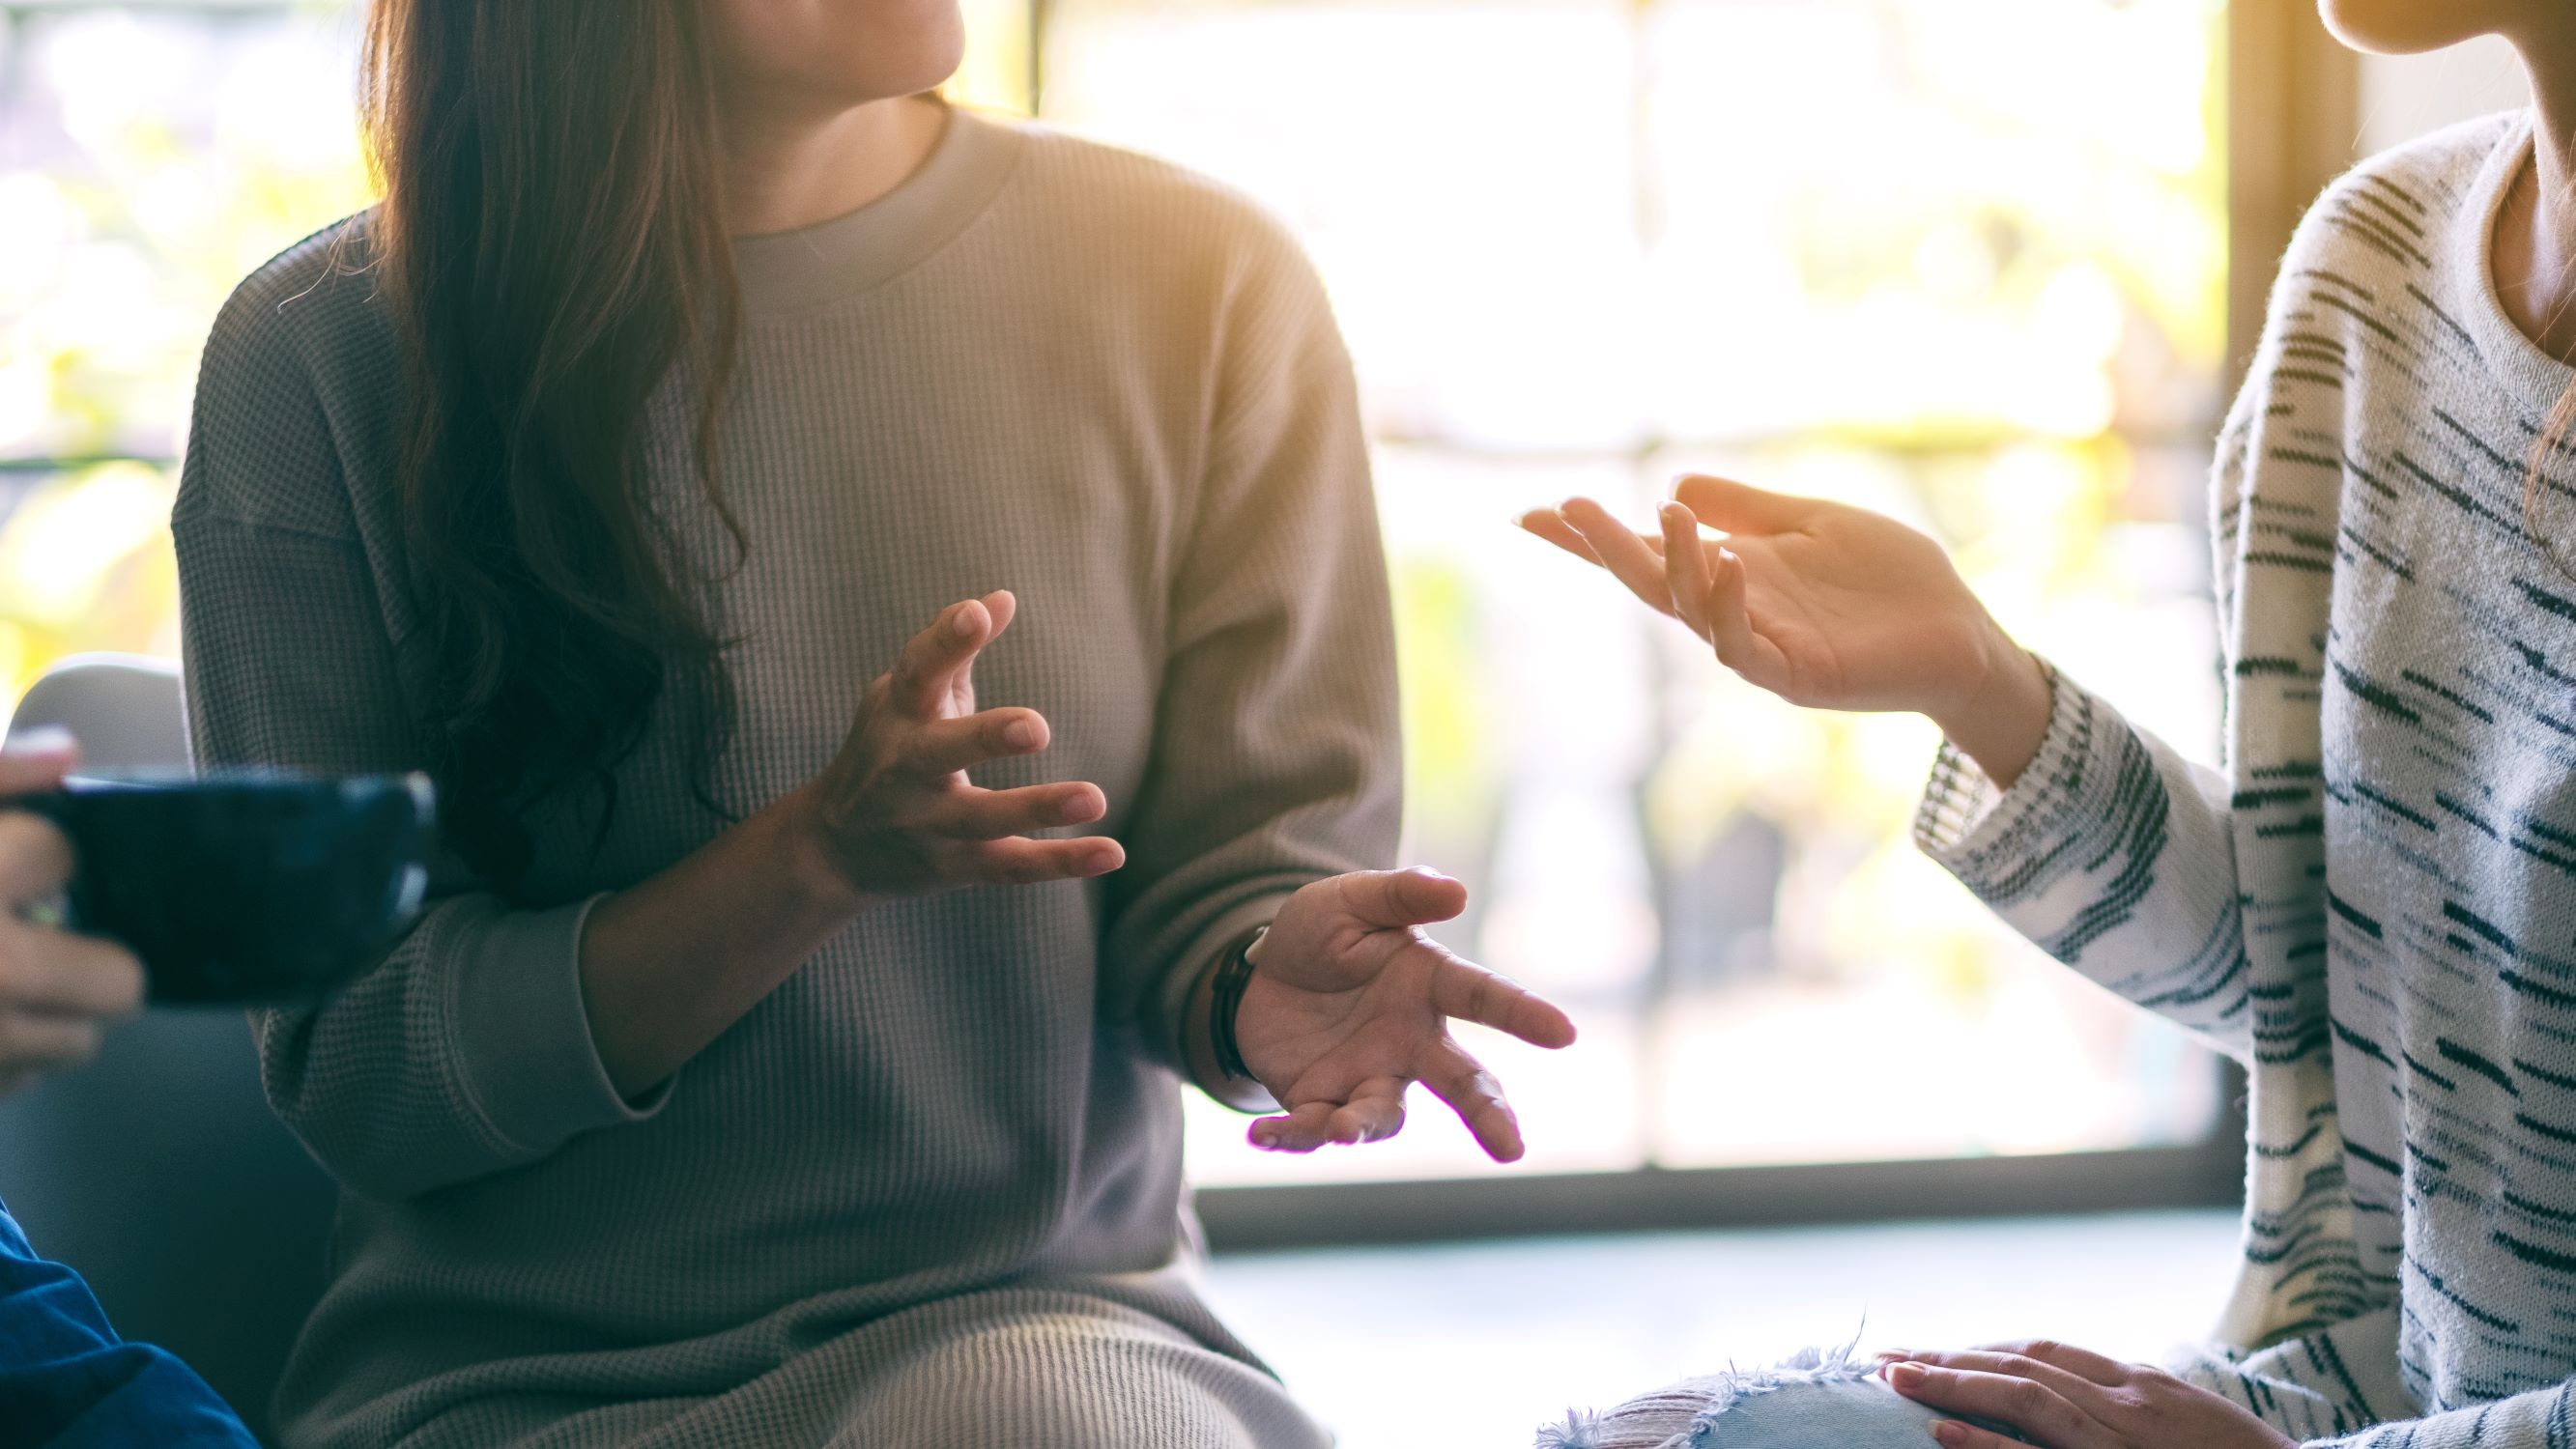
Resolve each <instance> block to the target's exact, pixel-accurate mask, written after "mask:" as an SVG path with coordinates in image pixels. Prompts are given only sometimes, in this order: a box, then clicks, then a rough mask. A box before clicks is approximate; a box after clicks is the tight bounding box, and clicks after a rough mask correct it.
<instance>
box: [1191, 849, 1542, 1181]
mask: <svg viewBox="0 0 2576 1449" xmlns="http://www.w3.org/2000/svg"><path fill="white" fill-rule="evenodd" d="M1466 908H1467V888H1466V887H1465V886H1462V885H1460V884H1459V883H1458V882H1456V881H1454V880H1451V879H1449V878H1447V877H1446V876H1441V875H1435V874H1433V873H1431V872H1429V871H1422V870H1407V871H1356V872H1353V873H1352V874H1349V875H1340V876H1335V877H1333V878H1332V879H1330V880H1321V881H1317V882H1315V883H1314V884H1312V885H1309V886H1307V887H1305V888H1304V889H1303V890H1300V891H1298V892H1297V894H1296V895H1294V896H1292V897H1290V898H1289V901H1288V904H1287V906H1286V907H1285V908H1283V909H1282V910H1281V911H1280V912H1279V916H1278V918H1277V919H1276V920H1275V921H1273V922H1272V923H1271V926H1270V931H1269V933H1268V934H1267V935H1265V936H1263V937H1262V938H1261V941H1260V942H1259V944H1258V945H1257V946H1255V947H1254V949H1253V953H1252V962H1253V966H1254V971H1253V975H1252V979H1251V981H1250V982H1249V983H1248V984H1247V985H1246V986H1245V988H1244V993H1243V1004H1242V1007H1241V1008H1240V1009H1239V1010H1238V1011H1237V1012H1236V1013H1235V1040H1236V1043H1237V1045H1238V1046H1239V1047H1240V1048H1241V1050H1242V1053H1243V1060H1244V1065H1246V1066H1247V1067H1250V1068H1251V1069H1252V1073H1253V1075H1254V1076H1255V1077H1258V1078H1259V1079H1260V1081H1261V1084H1262V1086H1264V1087H1266V1088H1268V1089H1269V1091H1270V1095H1271V1096H1273V1097H1274V1098H1276V1099H1278V1102H1279V1105H1280V1106H1281V1107H1282V1108H1283V1109H1285V1110H1284V1114H1283V1115H1280V1116H1276V1117H1264V1118H1262V1119H1260V1120H1259V1121H1256V1122H1254V1123H1253V1124H1252V1132H1251V1135H1252V1141H1253V1143H1254V1145H1255V1146H1259V1147H1265V1148H1269V1149H1271V1150H1273V1151H1279V1152H1311V1151H1313V1150H1314V1149H1316V1148H1318V1147H1321V1146H1323V1145H1324V1144H1326V1143H1328V1142H1369V1141H1375V1140H1377V1139H1380V1138H1385V1137H1392V1136H1394V1135H1395V1133H1396V1131H1397V1129H1399V1128H1401V1127H1402V1126H1403V1125H1404V1093H1405V1089H1406V1088H1407V1087H1409V1086H1411V1085H1412V1084H1413V1083H1415V1082H1417V1081H1418V1082H1420V1083H1422V1084H1423V1085H1424V1086H1427V1087H1429V1088H1430V1089H1431V1091H1432V1094H1433V1095H1435V1096H1437V1097H1439V1098H1440V1100H1442V1101H1444V1102H1446V1103H1448V1104H1449V1106H1450V1108H1451V1110H1453V1111H1455V1112H1456V1113H1457V1114H1458V1116H1459V1118H1460V1119H1461V1120H1463V1121H1464V1122H1465V1123H1466V1124H1467V1128H1468V1130H1469V1131H1470V1132H1473V1133H1474V1134H1475V1137H1476V1141H1477V1143H1478V1144H1479V1145H1480V1146H1482V1147H1483V1148H1484V1149H1485V1151H1486V1153H1487V1154H1488V1155H1489V1156H1491V1157H1492V1158H1493V1159H1494V1160H1495V1161H1497V1162H1511V1161H1514V1160H1516V1159H1518V1158H1519V1157H1520V1155H1521V1129H1520V1123H1519V1121H1518V1120H1517V1119H1515V1118H1514V1117H1513V1116H1512V1109H1511V1108H1510V1106H1508V1105H1507V1104H1506V1103H1505V1102H1504V1101H1503V1089H1502V1086H1501V1084H1500V1083H1498V1082H1496V1081H1495V1080H1494V1077H1493V1074H1492V1073H1491V1072H1488V1071H1486V1070H1485V1068H1484V1066H1483V1064H1481V1063H1479V1062H1478V1061H1477V1060H1476V1059H1475V1058H1474V1057H1472V1056H1469V1055H1468V1054H1467V1052H1466V1050H1465V1049H1464V1048H1462V1047H1460V1046H1459V1045H1458V1043H1457V1042H1456V1041H1455V1040H1453V1039H1452V1038H1451V1037H1450V1035H1449V1029H1448V1018H1450V1017H1453V1016H1454V1017H1458V1018H1460V1019H1462V1020H1466V1021H1473V1022H1478V1023H1481V1024H1482V1025H1485V1026H1490V1027H1493V1028H1495V1029H1497V1030H1500V1031H1506V1032H1509V1033H1511V1034H1512V1035H1513V1036H1516V1037H1519V1038H1520V1039H1521V1040H1523V1041H1525V1042H1528V1043H1530V1044H1531V1045H1533V1046H1542V1047H1549V1048H1556V1047H1562V1046H1567V1045H1570V1044H1571V1043H1572V1042H1573V1040H1574V1023H1573V1022H1571V1021H1568V1020H1567V1019H1566V1016H1565V1013H1564V1012H1562V1011H1559V1010H1557V1009H1556V1008H1555V1007H1553V1006H1551V1005H1549V1004H1548V1003H1546V1002H1544V1001H1542V1000H1540V999H1539V998H1537V997H1535V996H1532V995H1531V994H1530V993H1529V992H1527V991H1525V990H1523V989H1521V988H1520V987H1519V986H1517V985H1515V984H1513V983H1512V982H1510V981H1507V980H1505V979H1504V978H1502V977H1500V976H1497V975H1495V974H1493V973H1492V972H1490V971H1487V970H1485V969H1484V968H1483V967H1480V966H1474V965H1470V964H1469V963H1467V962H1465V961H1462V960H1460V959H1459V958H1458V957H1456V956H1454V955H1452V954H1450V953H1449V952H1448V951H1446V950H1444V949H1442V948H1441V947H1440V946H1438V945H1436V944H1434V943H1433V942H1432V941H1430V940H1429V939H1428V938H1426V937H1425V936H1424V935H1423V934H1422V932H1421V930H1420V929H1419V928H1420V927H1422V926H1425V925H1428V924H1430V923H1431V922H1434V921H1445V920H1448V919H1450V918H1451V917H1453V916H1455V915H1457V914H1458V913H1459V912H1460V911H1462V910H1465V909H1466Z"/></svg>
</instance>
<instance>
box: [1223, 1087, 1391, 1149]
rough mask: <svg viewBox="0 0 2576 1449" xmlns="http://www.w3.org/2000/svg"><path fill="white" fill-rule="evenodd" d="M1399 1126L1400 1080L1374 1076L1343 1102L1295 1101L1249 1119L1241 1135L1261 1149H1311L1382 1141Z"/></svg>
mask: <svg viewBox="0 0 2576 1449" xmlns="http://www.w3.org/2000/svg"><path fill="white" fill-rule="evenodd" d="M1403 1129H1404V1082H1403V1080H1402V1079H1401V1078H1397V1077H1375V1078H1372V1079H1370V1080H1369V1081H1366V1082H1363V1083H1361V1084H1360V1085H1359V1087H1358V1088H1356V1089H1355V1090H1354V1091H1352V1093H1351V1096H1350V1100H1349V1101H1347V1102H1338V1103H1337V1102H1332V1101H1314V1102H1300V1103H1298V1104H1297V1105H1296V1106H1295V1107H1292V1108H1290V1109H1289V1110H1288V1111H1287V1112H1284V1113H1282V1114H1280V1115H1278V1116H1274V1117H1264V1118H1261V1119H1260V1120H1259V1121H1256V1122H1254V1123H1253V1124H1252V1126H1251V1128H1250V1129H1249V1130H1248V1132H1247V1134H1246V1135H1247V1136H1248V1138H1249V1139H1250V1141H1251V1143H1252V1145H1253V1146H1255V1147H1258V1148H1260V1149H1262V1150H1263V1151H1265V1152H1312V1151H1314V1150H1315V1149H1317V1148H1319V1147H1327V1146H1335V1145H1340V1146H1357V1145H1358V1144H1360V1143H1363V1142H1382V1141H1384V1140H1386V1139H1387V1138H1389V1137H1392V1136H1394V1135H1395V1134H1396V1133H1398V1132H1400V1131H1402V1130H1403Z"/></svg>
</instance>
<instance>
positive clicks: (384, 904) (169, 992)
mask: <svg viewBox="0 0 2576 1449" xmlns="http://www.w3.org/2000/svg"><path fill="white" fill-rule="evenodd" d="M6 804H7V805H8V806H9V807H11V808H16V809H23V810H29V811H33V812H34V813H36V814H39V815H42V816H44V817H46V818H47V819H49V820H52V821H53V822H54V823H55V824H56V825H58V826H60V827H61V828H62V831H63V833H64V834H65V835H67V836H69V837H70V838H71V843H72V850H73V854H74V859H75V862H76V863H75V865H74V868H73V874H72V880H71V884H70V886H69V888H68V889H67V890H66V892H65V896H66V902H65V907H66V915H67V920H66V922H65V924H67V925H69V926H71V927H73V928H74V929H77V930H82V931H87V932H90V933H92V934H95V935H100V936H106V937H108V938H110V939H112V940H115V941H119V942H122V943H123V944H124V945H125V946H126V947H127V949H129V950H131V951H133V952H134V954H135V955H136V957H138V958H139V959H140V960H141V961H142V963H143V970H144V976H145V979H146V981H147V982H148V988H147V990H148V994H149V996H150V999H151V1000H153V1001H154V1002H158V1003H165V1004H191V1005H222V1006H249V1005H278V1004H283V1003H291V1002H298V1001H311V1000H315V999H318V998H320V997H322V996H324V995H327V994H328V993H330V992H331V991H332V990H333V989H335V988H337V987H339V986H341V985H342V984H344V983H346V982H347V981H348V980H349V979H350V978H351V977H353V976H355V975H356V974H357V973H359V972H360V971H363V970H365V969H366V968H367V967H368V966H370V965H372V964H374V963H375V962H376V961H377V960H378V959H379V958H380V957H382V956H383V955H384V953H385V952H386V951H387V950H388V949H390V948H391V947H392V945H393V944H394V942H395V941H396V940H398V939H400V937H401V935H402V933H403V931H404V929H405V928H407V927H408V926H409V925H410V924H411V921H412V918H413V917H414V916H416V915H417V914H418V913H419V911H420V901H421V894H422V892H423V891H424V890H425V889H426V888H427V886H428V883H429V870H428V854H429V846H430V824H431V793H430V786H429V782H428V780H427V779H425V778H423V777H422V776H419V775H358V776H346V777H325V776H315V775H301V774H295V773H291V772H286V771H268V770H241V771H220V772H215V773H211V774H206V775H200V776H188V775H183V774H179V773H176V772H171V773H131V774H122V773H106V772H101V773H96V774H85V775H74V776H73V777H71V778H70V779H68V780H66V781H64V782H63V785H62V787H61V788H60V789H58V790H54V791H50V792H47V793H45V794H40V795H30V796H26V797H23V798H20V799H17V800H13V801H9V802H6Z"/></svg>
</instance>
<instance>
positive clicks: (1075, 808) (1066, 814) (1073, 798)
mask: <svg viewBox="0 0 2576 1449" xmlns="http://www.w3.org/2000/svg"><path fill="white" fill-rule="evenodd" d="M1091 814H1092V809H1091V801H1090V799H1089V797H1087V796H1082V795H1069V796H1067V797H1065V798H1064V799H1062V800H1059V801H1057V802H1056V806H1055V818H1056V819H1057V820H1059V821H1061V822H1063V823H1064V824H1066V825H1078V824H1080V823H1081V822H1083V821H1085V820H1088V819H1090V818H1091ZM1098 858H1099V857H1098V856H1097V855H1094V856H1093V859H1095V860H1096V859H1098Z"/></svg>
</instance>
